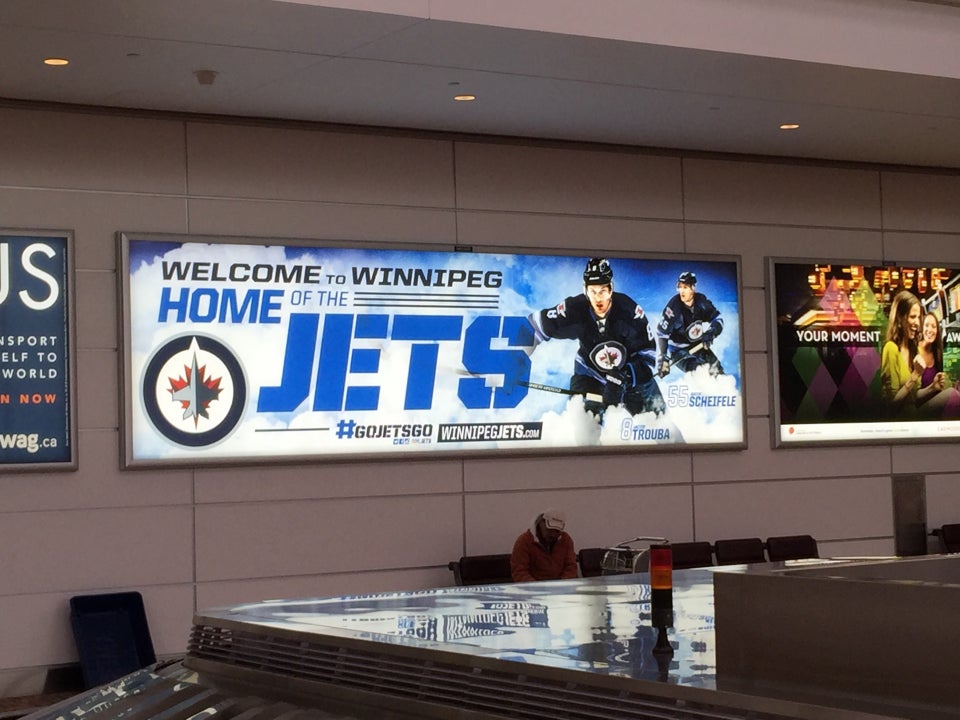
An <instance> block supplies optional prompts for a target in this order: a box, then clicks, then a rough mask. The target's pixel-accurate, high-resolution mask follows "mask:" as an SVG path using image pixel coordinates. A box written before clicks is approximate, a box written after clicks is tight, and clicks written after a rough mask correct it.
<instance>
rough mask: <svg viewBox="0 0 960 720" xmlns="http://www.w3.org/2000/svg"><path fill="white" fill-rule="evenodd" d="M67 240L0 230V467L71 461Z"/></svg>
mask: <svg viewBox="0 0 960 720" xmlns="http://www.w3.org/2000/svg"><path fill="white" fill-rule="evenodd" d="M68 250H69V238H68V237H67V236H64V235H59V236H57V235H42V234H29V235H27V234H24V235H20V234H0V468H2V469H3V470H4V471H9V470H13V469H17V468H24V469H46V468H48V467H55V468H60V469H72V468H73V467H75V458H74V448H73V442H72V440H73V432H72V427H73V426H72V418H71V412H72V405H71V397H70V382H71V380H70V378H71V376H70V363H71V357H70V352H71V350H70V348H71V344H70V340H71V333H70V328H71V322H70V318H71V308H70V293H69V285H68V283H69V278H70V273H69V256H68Z"/></svg>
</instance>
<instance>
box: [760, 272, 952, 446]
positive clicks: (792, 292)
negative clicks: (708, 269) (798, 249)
mask: <svg viewBox="0 0 960 720" xmlns="http://www.w3.org/2000/svg"><path fill="white" fill-rule="evenodd" d="M769 280H770V282H769V286H770V299H771V316H772V318H773V322H772V329H773V340H774V342H773V343H772V347H773V354H774V359H773V363H772V368H773V388H774V392H773V403H774V407H773V410H772V412H773V415H774V417H775V418H776V423H775V429H774V433H775V437H774V441H775V443H776V444H782V445H786V444H816V443H831V442H860V443H869V442H897V441H915V440H917V439H922V440H951V439H953V440H955V439H956V438H957V437H960V386H958V380H960V268H950V267H943V266H932V265H917V264H911V265H883V264H874V265H870V264H863V263H856V262H849V261H837V260H816V261H808V260H792V259H791V260H778V259H771V260H770V261H769Z"/></svg>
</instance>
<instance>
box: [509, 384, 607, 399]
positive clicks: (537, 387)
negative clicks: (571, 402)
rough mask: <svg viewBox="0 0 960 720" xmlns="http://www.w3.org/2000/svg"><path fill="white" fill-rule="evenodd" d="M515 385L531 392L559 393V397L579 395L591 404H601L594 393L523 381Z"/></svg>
mask: <svg viewBox="0 0 960 720" xmlns="http://www.w3.org/2000/svg"><path fill="white" fill-rule="evenodd" d="M517 385H522V386H523V387H526V388H530V389H531V390H544V391H546V392H552V393H559V394H560V395H580V396H582V397H584V398H586V399H587V400H592V401H593V402H603V396H602V395H597V394H596V393H582V392H577V391H576V390H569V389H567V388H562V387H557V386H556V385H541V384H540V383H535V382H524V381H523V380H520V381H519V382H517Z"/></svg>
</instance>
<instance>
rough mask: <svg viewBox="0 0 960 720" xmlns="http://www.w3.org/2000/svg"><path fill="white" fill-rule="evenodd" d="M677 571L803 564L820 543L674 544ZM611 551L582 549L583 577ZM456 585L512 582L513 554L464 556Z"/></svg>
mask: <svg viewBox="0 0 960 720" xmlns="http://www.w3.org/2000/svg"><path fill="white" fill-rule="evenodd" d="M670 547H671V549H672V551H673V567H674V569H675V570H686V569H689V568H697V567H709V566H711V565H739V564H743V563H755V562H767V561H771V562H772V561H779V560H800V559H803V558H816V557H820V552H819V548H818V547H817V541H816V540H815V539H814V538H813V537H812V536H810V535H779V536H775V537H768V538H767V539H766V541H763V540H761V539H760V538H757V537H754V538H731V539H727V540H717V541H715V542H713V543H709V542H707V541H705V540H704V541H693V542H676V543H671V544H670ZM607 550H609V548H605V547H592V548H581V549H580V551H579V552H578V553H577V564H578V565H579V567H580V575H581V576H582V577H594V576H597V575H601V574H602V563H603V557H604V555H605V554H606V553H607ZM448 567H449V568H450V570H451V571H452V572H453V578H454V582H455V583H456V584H457V585H487V584H493V583H497V584H501V583H509V582H512V579H511V577H510V554H509V553H504V554H499V555H465V556H463V557H461V558H460V559H459V560H454V561H453V562H451V563H449V566H448Z"/></svg>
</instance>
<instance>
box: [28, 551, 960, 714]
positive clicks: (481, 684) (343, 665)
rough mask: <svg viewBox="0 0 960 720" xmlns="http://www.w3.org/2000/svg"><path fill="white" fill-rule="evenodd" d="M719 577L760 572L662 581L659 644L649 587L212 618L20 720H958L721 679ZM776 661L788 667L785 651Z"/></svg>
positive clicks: (534, 588) (641, 581)
mask: <svg viewBox="0 0 960 720" xmlns="http://www.w3.org/2000/svg"><path fill="white" fill-rule="evenodd" d="M819 562H822V561H819ZM770 565H777V566H779V567H780V568H783V567H784V564H770ZM787 565H790V564H789V563H788V564H787ZM801 566H802V565H801ZM720 572H727V573H730V572H733V573H737V572H750V573H753V572H761V571H759V570H756V569H754V568H753V567H752V566H750V570H749V571H748V570H747V566H740V567H739V568H713V569H702V570H683V571H675V572H674V573H673V619H672V627H670V628H669V629H667V630H666V632H665V634H663V633H659V632H658V629H657V628H654V626H653V608H652V606H651V590H650V584H649V576H648V575H647V574H645V573H638V574H626V575H613V576H603V577H596V578H585V579H576V580H562V581H553V582H540V583H518V584H504V585H487V586H476V587H454V588H437V589H431V590H421V591H413V592H396V593H380V594H371V595H359V596H345V597H336V598H317V599H295V600H276V601H264V602H257V603H250V604H243V605H237V606H232V607H224V608H217V609H212V610H208V611H204V612H201V613H198V615H197V616H196V617H195V619H194V624H193V628H192V630H191V633H190V639H189V646H188V652H187V654H186V656H185V657H184V658H182V659H179V660H177V661H175V662H170V663H167V664H165V665H158V666H155V667H151V668H147V669H145V670H142V671H140V672H138V673H134V674H133V675H130V676H128V677H126V678H123V679H122V680H120V681H118V682H116V683H111V684H110V685H107V686H104V687H101V688H97V689H95V690H92V691H90V692H88V693H85V694H83V695H80V696H77V697H76V698H72V699H71V700H69V701H66V702H65V703H61V704H60V705H58V706H56V707H54V708H49V709H47V710H45V711H41V712H38V713H35V714H34V715H32V716H30V717H31V720H79V719H80V718H83V717H84V716H85V715H88V714H91V715H92V714H95V715H96V716H97V720H113V719H114V718H117V719H119V718H125V719H126V720H146V718H163V720H201V719H202V718H208V717H209V718H213V717H214V716H221V717H223V718H224V720H227V719H230V720H281V719H282V720H293V719H296V720H311V719H312V718H357V719H366V718H385V719H389V718H397V719H398V720H399V719H401V718H438V719H445V718H457V719H458V720H480V719H481V718H491V719H494V718H496V719H499V718H529V719H530V720H544V719H545V718H570V719H572V720H597V719H600V718H604V719H612V718H615V719H618V720H619V719H621V718H622V719H624V720H650V719H657V720H667V719H672V718H675V719H678V720H681V719H682V720H695V719H696V720H710V719H723V720H826V719H828V718H829V719H830V720H877V719H879V718H917V719H919V718H923V720H934V719H939V718H948V717H954V718H955V717H958V713H960V705H958V706H957V707H950V706H944V705H943V704H940V705H929V706H925V705H923V704H922V703H919V704H918V703H916V702H912V701H911V702H907V701H905V702H903V703H897V702H896V701H895V699H894V700H891V698H889V697H876V696H873V697H871V696H864V695H860V694H856V693H849V692H846V691H845V689H844V688H842V687H836V688H832V687H831V685H830V677H829V673H830V668H829V663H825V664H824V671H823V678H822V680H823V682H822V683H820V684H819V685H811V684H806V685H793V684H792V683H791V682H790V678H789V677H785V678H783V679H782V681H780V682H776V681H774V682H771V681H769V679H766V680H764V681H762V682H760V681H756V680H755V679H752V678H747V677H742V676H737V675H736V674H732V675H731V674H725V673H724V672H723V671H722V668H718V652H717V644H716V643H717V637H718V635H717V632H716V618H715V613H714V608H715V603H714V582H713V579H714V573H720ZM812 600H813V601H815V598H814V599H812ZM743 602H744V603H745V604H748V603H749V598H748V597H744V598H743ZM807 631H808V632H809V633H811V634H815V633H816V632H817V629H816V628H815V627H811V628H808V629H807ZM658 638H659V640H660V643H659V644H658ZM664 640H666V644H665V643H664ZM768 650H769V648H768ZM782 653H783V654H784V655H785V656H789V653H790V648H789V647H784V648H782ZM721 655H722V653H721ZM787 665H789V663H787ZM904 672H909V668H905V669H904ZM788 675H789V673H788ZM806 675H809V672H808V673H806ZM775 680H776V679H775Z"/></svg>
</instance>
